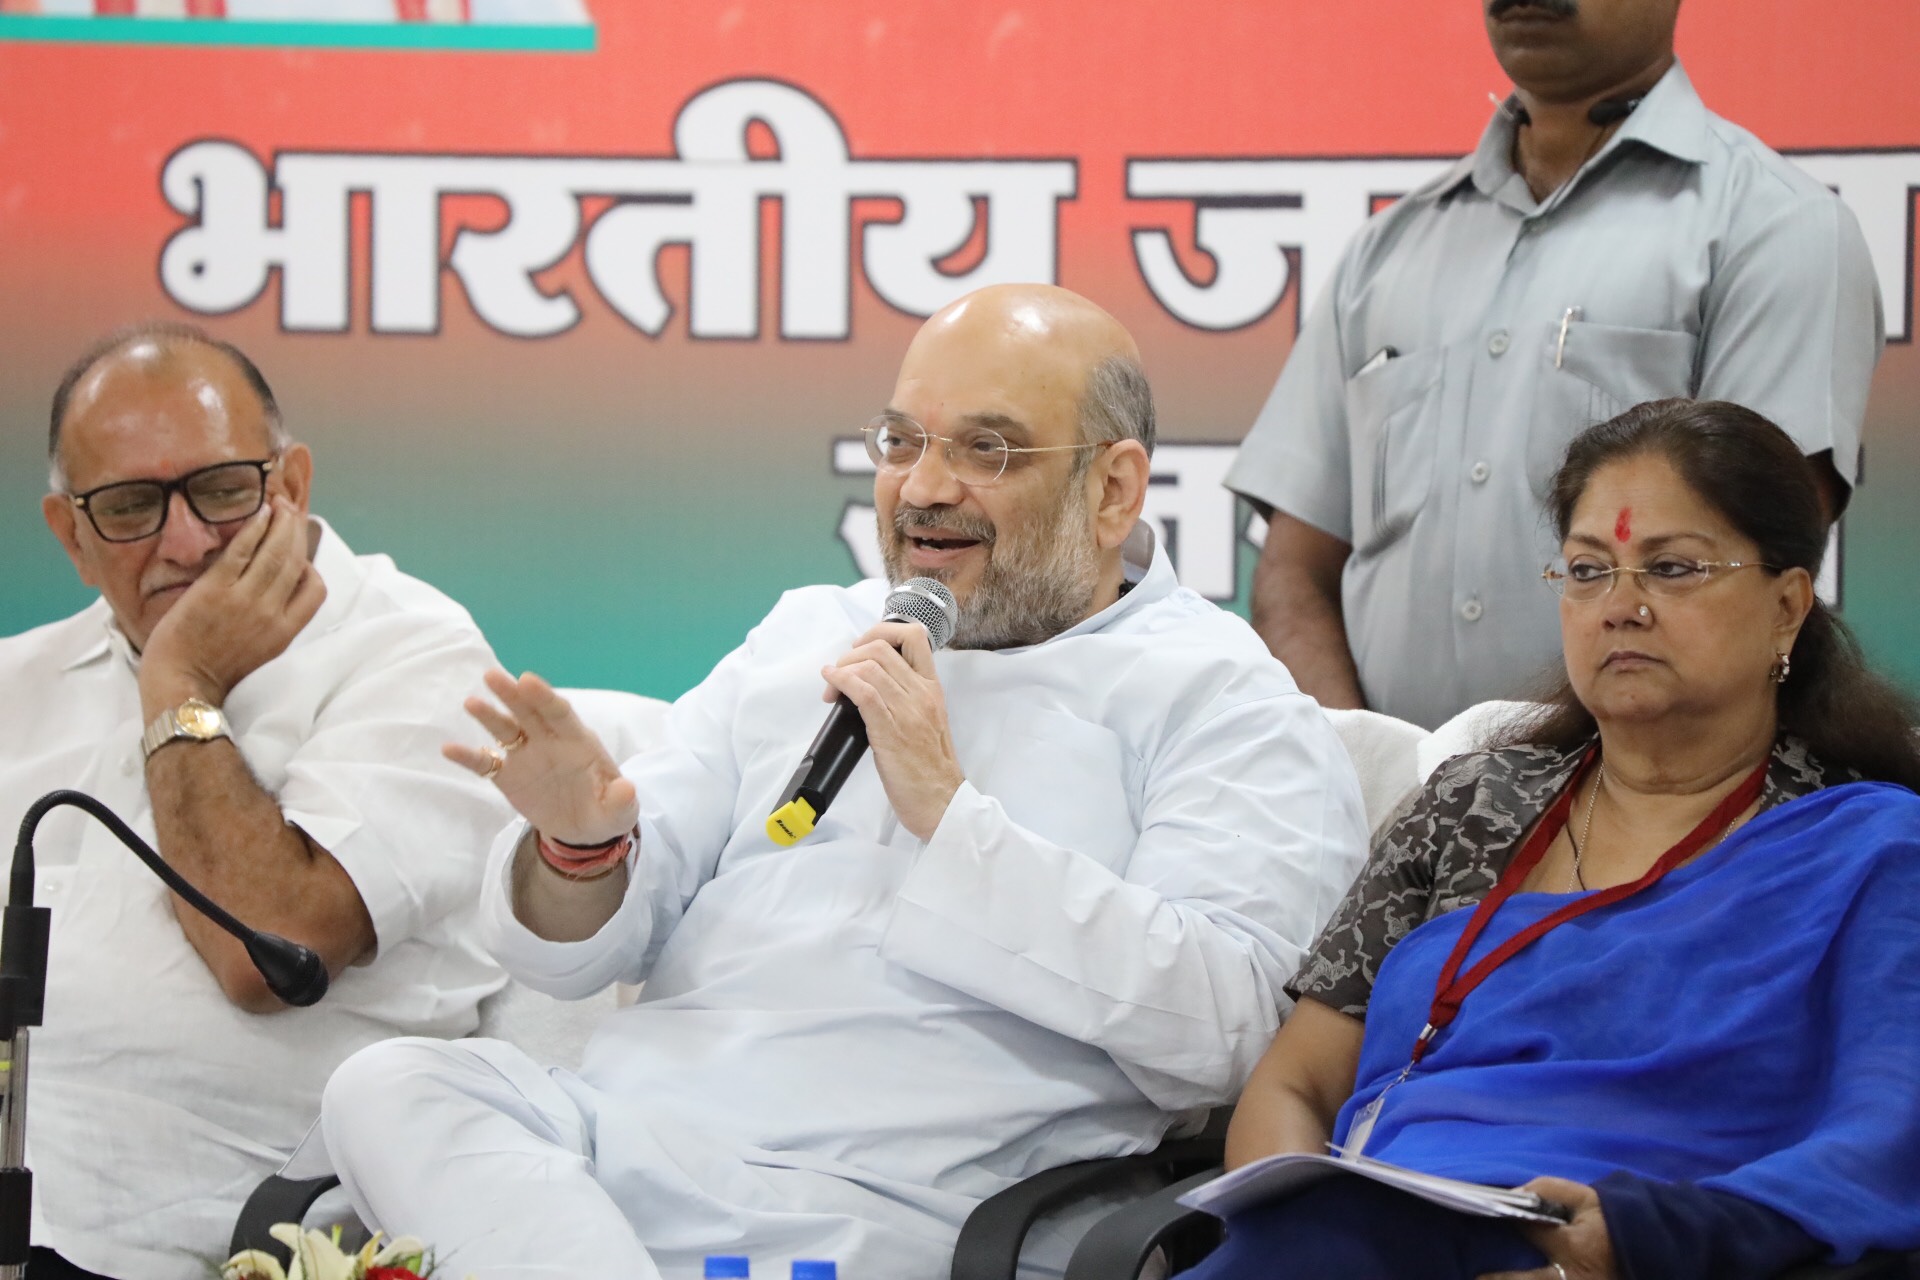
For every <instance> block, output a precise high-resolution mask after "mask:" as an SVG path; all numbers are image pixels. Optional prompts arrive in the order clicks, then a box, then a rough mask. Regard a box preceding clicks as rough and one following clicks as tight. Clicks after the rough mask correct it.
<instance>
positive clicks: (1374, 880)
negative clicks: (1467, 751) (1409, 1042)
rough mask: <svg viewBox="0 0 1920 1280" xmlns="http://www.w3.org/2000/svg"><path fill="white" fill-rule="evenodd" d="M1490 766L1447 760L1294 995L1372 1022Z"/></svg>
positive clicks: (1290, 990) (1310, 957) (1393, 833)
mask: <svg viewBox="0 0 1920 1280" xmlns="http://www.w3.org/2000/svg"><path fill="white" fill-rule="evenodd" d="M1485 764H1486V756H1484V755H1478V754H1476V755H1468V756H1458V757H1455V758H1454V759H1452V760H1449V761H1447V762H1446V763H1445V764H1443V765H1442V766H1441V767H1440V768H1439V769H1438V770H1437V771H1435V773H1434V775H1433V777H1432V778H1430V779H1428V781H1427V785H1426V786H1425V787H1424V788H1422V789H1421V790H1420V791H1418V792H1416V793H1415V794H1414V796H1413V797H1412V798H1411V799H1410V800H1409V801H1408V802H1407V803H1406V804H1405V805H1403V806H1402V807H1401V809H1400V811H1399V812H1398V813H1397V814H1396V815H1395V816H1394V817H1393V818H1392V819H1390V820H1389V821H1388V823H1387V825H1386V827H1385V828H1383V829H1382V831H1381V833H1380V835H1379V837H1378V838H1377V839H1376V840H1375V841H1374V842H1373V852H1372V854H1371V855H1370V856H1369V857H1368V859H1367V866H1366V869H1365V870H1364V871H1362V872H1361V873H1360V878H1359V879H1358V880H1356V881H1354V883H1353V887H1352V888H1351V889H1349V890H1347V896H1346V897H1345V898H1344V899H1342V900H1341V903H1340V905H1339V907H1338V908H1336V909H1335V911H1334V913H1333V919H1331V920H1329V921H1328V922H1327V927H1326V928H1325V929H1323V930H1321V933H1320V936H1319V938H1318V939H1316V940H1315V942H1314V944H1313V947H1312V949H1311V950H1309V951H1308V952H1307V958H1306V960H1305V962H1304V963H1302V965H1301V966H1300V972H1298V973H1297V974H1295V975H1294V977H1293V981H1291V982H1289V983H1288V984H1287V988H1286V990H1287V994H1288V995H1290V996H1292V997H1293V998H1294V999H1296V1000H1298V999H1299V998H1300V997H1302V996H1312V997H1313V998H1314V999H1315V1000H1318V1001H1319V1002H1320V1003H1321V1004H1324V1005H1328V1006H1330V1007H1332V1008H1335V1009H1338V1010H1339V1011H1340V1012H1341V1013H1344V1014H1347V1015H1348V1016H1349V1017H1354V1018H1359V1019H1362V1020H1363V1021H1364V1020H1365V1018H1366V1016H1367V1002H1368V1000H1369V999H1370V998H1371V996H1372V994H1373V982H1374V978H1375V976H1376V975H1377V974H1378V973H1379V972H1380V963H1381V961H1383V960H1385V959H1386V958H1387V952H1389V951H1391V950H1392V949H1393V947H1394V944H1395V943H1397V942H1399V941H1400V939H1402V938H1404V937H1406V936H1407V934H1408V933H1410V932H1412V931H1413V930H1414V928H1415V927H1417V926H1418V925H1420V924H1421V923H1422V922H1423V921H1425V920H1426V919H1427V916H1428V908H1429V906H1430V905H1431V902H1432V898H1433V888H1434V869H1435V867H1436V865H1437V864H1438V861H1439V856H1440V852H1441V850H1443V849H1444V848H1445V847H1446V845H1447V841H1448V839H1449V838H1450V835H1451V832H1452V829H1453V828H1454V826H1455V825H1456V824H1457V823H1458V820H1459V816H1460V813H1461V812H1462V811H1464V810H1465V809H1467V808H1468V807H1469V806H1470V804H1471V802H1472V799H1473V794H1474V787H1473V785H1472V780H1471V779H1472V777H1473V776H1476V775H1478V773H1479V772H1480V771H1481V770H1482V769H1484V768H1485ZM1462 783H1466V785H1464V786H1463V785H1462Z"/></svg>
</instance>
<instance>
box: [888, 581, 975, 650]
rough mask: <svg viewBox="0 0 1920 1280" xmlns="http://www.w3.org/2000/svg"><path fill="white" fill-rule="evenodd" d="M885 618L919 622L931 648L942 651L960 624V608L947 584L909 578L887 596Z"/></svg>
mask: <svg viewBox="0 0 1920 1280" xmlns="http://www.w3.org/2000/svg"><path fill="white" fill-rule="evenodd" d="M887 616H888V617H889V618H900V619H903V620H905V621H907V622H917V623H919V624H920V625H921V626H923V627H925V628H926V629H927V638H928V639H929V640H931V641H933V647H934V648H935V649H944V648H946V647H947V641H949V640H951V639H953V629H954V627H955V626H956V625H957V624H958V623H959V621H960V606H959V604H958V603H957V602H956V601H955V600H954V598H953V592H951V591H949V590H947V584H946V583H944V582H941V581H939V580H938V579H935V578H909V579H907V581H905V582H903V583H901V584H900V585H899V586H897V587H895V588H894V589H893V591H892V593H891V594H890V595H888V596H887Z"/></svg>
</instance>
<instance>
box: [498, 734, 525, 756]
mask: <svg viewBox="0 0 1920 1280" xmlns="http://www.w3.org/2000/svg"><path fill="white" fill-rule="evenodd" d="M526 745H527V731H526V730H525V729H522V730H521V731H520V732H518V733H516V734H514V735H513V738H512V740H511V741H508V742H502V743H500V744H499V747H500V753H501V754H502V755H511V754H512V753H513V752H515V751H518V750H519V749H520V748H521V747H524V746H526Z"/></svg>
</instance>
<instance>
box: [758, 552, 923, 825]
mask: <svg viewBox="0 0 1920 1280" xmlns="http://www.w3.org/2000/svg"><path fill="white" fill-rule="evenodd" d="M959 620H960V606H959V605H958V604H957V603H956V602H955V601H954V598H953V592H951V591H949V590H947V586H946V584H945V583H943V582H940V581H937V580H936V579H933V578H912V579H909V580H908V581H906V582H904V583H902V584H900V585H899V586H898V587H895V588H894V590H893V593H892V594H891V595H889V596H888V597H887V613H886V617H884V618H883V619H881V621H883V622H917V623H919V624H920V625H921V626H923V627H925V628H926V629H927V639H928V640H930V641H931V642H932V643H933V647H934V649H935V650H936V651H938V650H940V649H943V648H945V647H946V644H947V641H949V640H951V639H953V629H954V626H955V625H956V624H957V623H958V622H959ZM866 753H867V722H866V721H865V720H862V719H861V718H860V709H859V708H858V707H856V706H854V705H853V703H852V702H850V701H848V700H847V698H846V696H845V695H842V696H841V697H840V698H838V699H836V700H835V702H834V704H833V710H831V711H829V712H828V713H827V722H826V723H825V724H823V725H821V726H820V732H819V733H818V734H816V735H815V736H814V739H813V745H812V746H810V747H808V748H807V754H806V755H804V756H802V757H800V767H799V768H797V769H795V770H794V771H793V777H792V778H790V779H789V780H788V782H787V785H786V789H785V790H784V791H782V792H781V793H780V799H779V801H778V802H777V803H776V804H775V805H774V808H773V813H772V814H770V815H769V816H768V818H767V836H768V837H769V838H770V839H771V840H772V841H773V842H774V843H775V844H777V845H781V846H787V845H794V844H798V843H799V842H800V841H801V840H803V839H805V838H806V837H807V836H808V835H809V834H811V833H812V831H813V828H814V826H815V824H816V823H818V822H819V821H820V816H821V815H822V814H824V813H825V812H826V811H827V806H828V805H830V804H832V803H833V798H834V797H835V796H837V795H839V794H840V788H841V787H842V786H844V785H845V784H846V781H847V778H848V777H849V776H850V775H851V774H852V773H853V767H854V766H855V765H856V764H859V763H860V757H861V756H863V755H865V754H866Z"/></svg>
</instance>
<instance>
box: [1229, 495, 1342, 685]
mask: <svg viewBox="0 0 1920 1280" xmlns="http://www.w3.org/2000/svg"><path fill="white" fill-rule="evenodd" d="M1347 554H1348V549H1347V546H1346V544H1345V543H1343V542H1340V541H1339V540H1338V539H1336V538H1333V537H1331V536H1330V535H1328V534H1325V533H1322V532H1320V531H1319V530H1318V529H1315V528H1313V527H1312V526H1311V525H1307V524H1304V523H1302V522H1301V521H1299V520H1295V519H1293V518H1292V517H1291V516H1288V515H1285V514H1284V513H1281V512H1275V513H1274V514H1273V516H1272V518H1271V520H1270V521H1269V523H1268V528H1267V541H1266V545H1265V547H1264V548H1262V550H1261V553H1260V562H1259V564H1258V565H1256V566H1255V568H1254V574H1253V627H1254V630H1256V631H1258V632H1259V633H1260V638H1261V639H1263V640H1265V641H1266V642H1267V648H1268V649H1270V650H1272V652H1273V655H1274V656H1275V657H1276V658H1279V659H1280V661H1282V662H1284V663H1286V664H1287V670H1288V671H1290V672H1292V673H1293V679H1294V682H1295V683H1296V684H1298V685H1299V686H1300V688H1301V689H1302V690H1303V691H1304V692H1306V693H1307V694H1309V695H1311V696H1312V697H1313V698H1315V699H1317V700H1318V701H1319V703H1320V705H1322V706H1325V707H1364V706H1366V705H1367V704H1366V698H1365V696H1364V695H1363V694H1362V693H1361V691H1360V673H1359V670H1358V669H1357V668H1356V667H1355V666H1354V663H1353V653H1352V651H1351V649H1350V648H1349V647H1348V644H1347V628H1346V621H1345V619H1344V617H1343V616H1342V613H1341V608H1340V574H1341V570H1342V568H1343V567H1344V566H1345V564H1346V557H1347Z"/></svg>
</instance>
